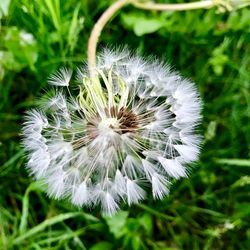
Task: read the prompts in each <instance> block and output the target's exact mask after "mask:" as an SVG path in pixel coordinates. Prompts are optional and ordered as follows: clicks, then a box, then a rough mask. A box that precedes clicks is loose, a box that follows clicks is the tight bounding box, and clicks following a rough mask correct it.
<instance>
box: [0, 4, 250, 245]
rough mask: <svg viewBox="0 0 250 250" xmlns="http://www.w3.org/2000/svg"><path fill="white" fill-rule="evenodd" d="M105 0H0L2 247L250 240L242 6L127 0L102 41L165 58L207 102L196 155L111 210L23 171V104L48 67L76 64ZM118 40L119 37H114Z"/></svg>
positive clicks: (249, 111)
mask: <svg viewBox="0 0 250 250" xmlns="http://www.w3.org/2000/svg"><path fill="white" fill-rule="evenodd" d="M111 2H112V1H111V0H110V1H104V0H102V1H97V0H94V1H87V0H81V1H79V0H69V1H63V0H36V1H29V0H12V1H11V0H1V1H0V31H1V32H0V193H1V196H0V249H4V250H6V249H8V250H9V249H25V250H26V249H27V250H28V249H49V250H51V249H52V250H53V249H91V250H104V249H134V250H140V249H155V250H158V249H162V250H170V249H171V250H172V249H194V250H196V249H244V250H245V249H248V248H249V241H250V239H249V238H250V230H249V220H248V219H249V213H250V206H249V203H248V200H249V179H250V177H249V166H250V164H249V162H250V160H249V156H250V154H249V145H250V133H249V131H250V124H249V116H250V75H249V67H250V56H249V52H250V45H249V44H250V22H249V16H250V9H248V8H245V9H241V10H238V11H236V12H231V13H225V14H216V13H215V11H214V10H203V11H202V10H199V11H198V10H196V11H188V12H162V13H159V12H150V11H143V10H136V9H134V8H133V7H126V8H125V9H124V10H123V11H122V13H121V14H120V15H117V16H116V17H115V18H114V20H113V21H112V22H111V23H110V24H108V25H107V27H106V28H105V30H104V32H103V34H102V37H101V38H100V39H101V46H103V45H106V44H108V45H112V46H115V45H118V46H120V45H122V44H123V45H125V44H128V45H129V47H130V48H132V49H137V48H138V53H140V54H141V55H152V54H153V55H156V56H157V57H160V58H162V59H163V60H164V61H166V62H170V63H171V64H172V65H173V66H174V67H175V68H176V69H177V70H179V71H180V72H181V73H182V75H184V76H185V77H188V78H190V79H192V80H193V81H194V82H195V83H196V84H197V86H198V88H199V91H200V93H201V97H202V100H203V102H204V111H203V116H204V119H203V123H202V126H201V133H202V134H203V135H204V145H203V150H202V155H201V158H200V162H199V163H197V165H196V166H193V171H192V173H191V174H190V178H189V179H184V180H179V181H176V182H175V183H173V185H172V187H171V194H170V196H169V197H168V198H166V199H164V200H163V201H152V200H151V199H150V198H149V199H148V200H147V201H145V202H144V203H143V204H141V205H138V206H133V207H131V208H129V209H128V207H126V206H124V208H123V211H120V212H119V213H117V214H116V215H115V216H114V217H102V216H101V215H100V214H99V213H98V211H90V210H86V209H77V208H75V207H72V206H71V205H70V204H68V203H67V202H66V201H55V200H51V199H50V198H48V197H46V195H45V194H44V192H43V190H42V188H41V185H40V184H39V182H33V181H32V179H31V178H30V177H29V176H28V174H27V172H26V170H25V157H24V153H23V150H22V149H21V147H20V128H21V123H22V116H23V113H24V110H26V109H29V108H30V107H32V106H33V105H34V100H35V98H36V97H37V96H39V93H41V92H43V88H45V87H46V86H47V85H46V78H47V77H48V75H49V74H50V73H51V72H53V71H54V70H55V69H56V68H58V67H60V66H63V65H69V66H71V67H75V66H79V65H80V63H81V62H83V61H84V60H85V59H86V48H87V39H88V35H89V33H90V30H91V28H92V27H93V25H94V22H95V20H96V19H97V18H98V16H100V14H101V13H102V12H103V11H104V9H106V8H107V7H108V6H109V4H110V3H111ZM121 41H122V44H120V42H121Z"/></svg>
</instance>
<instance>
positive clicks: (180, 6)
mask: <svg viewBox="0 0 250 250" xmlns="http://www.w3.org/2000/svg"><path fill="white" fill-rule="evenodd" d="M133 5H134V7H136V8H139V9H144V10H158V11H164V10H175V11H183V10H195V9H210V8H212V7H214V6H215V1H213V0H206V1H198V2H192V3H177V4H171V3H170V4H159V3H158V4H157V3H153V2H144V3H143V2H138V1H137V2H134V3H133Z"/></svg>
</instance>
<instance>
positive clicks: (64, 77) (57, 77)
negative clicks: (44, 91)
mask: <svg viewBox="0 0 250 250" xmlns="http://www.w3.org/2000/svg"><path fill="white" fill-rule="evenodd" d="M71 76H72V71H71V70H70V69H67V68H61V69H59V70H58V71H57V72H56V73H54V74H52V75H51V76H50V77H49V79H48V83H49V84H51V85H55V86H69V81H70V79H71Z"/></svg>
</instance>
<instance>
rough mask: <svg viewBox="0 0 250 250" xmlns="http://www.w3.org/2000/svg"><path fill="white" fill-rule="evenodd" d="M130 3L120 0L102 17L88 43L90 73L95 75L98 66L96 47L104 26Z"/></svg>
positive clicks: (127, 0)
mask: <svg viewBox="0 0 250 250" xmlns="http://www.w3.org/2000/svg"><path fill="white" fill-rule="evenodd" d="M130 2H131V0H119V1H117V2H115V3H114V4H112V5H111V6H110V7H109V8H108V9H107V10H106V11H105V12H104V13H103V14H102V15H101V17H100V18H99V19H98V21H97V22H96V24H95V26H94V28H93V30H92V32H91V34H90V37H89V41H88V65H89V70H90V73H91V72H92V73H93V68H95V65H96V47H97V43H98V39H99V36H100V34H101V32H102V30H103V28H104V26H105V25H106V24H107V22H108V21H109V20H110V19H111V18H112V17H113V16H114V14H115V13H116V12H117V11H118V10H119V9H121V8H122V7H123V6H125V5H127V4H128V3H130Z"/></svg>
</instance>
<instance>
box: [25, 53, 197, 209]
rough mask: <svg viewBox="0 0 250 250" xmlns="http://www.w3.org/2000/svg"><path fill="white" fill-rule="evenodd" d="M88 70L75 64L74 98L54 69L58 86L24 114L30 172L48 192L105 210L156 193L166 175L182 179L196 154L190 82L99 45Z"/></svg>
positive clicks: (164, 189)
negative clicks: (94, 63) (99, 50)
mask: <svg viewBox="0 0 250 250" xmlns="http://www.w3.org/2000/svg"><path fill="white" fill-rule="evenodd" d="M92 72H94V74H91V76H90V75H89V74H88V70H87V68H81V69H79V70H78V79H79V78H80V79H81V84H80V86H79V94H78V96H77V97H76V98H74V97H73V93H70V92H69V88H68V85H69V82H70V80H71V77H72V71H70V70H67V69H65V68H63V69H60V70H59V71H58V72H57V73H56V74H54V75H52V77H51V78H50V79H49V83H50V84H52V85H54V86H57V87H56V88H57V89H56V90H55V91H54V92H53V93H52V94H51V93H50V94H49V95H48V96H46V97H44V98H43V102H42V105H40V106H39V108H38V109H34V110H31V111H29V112H27V115H26V118H25V122H24V127H23V134H24V140H23V144H24V146H25V148H26V150H27V152H28V158H29V161H28V163H27V167H28V169H29V171H30V173H31V174H32V175H33V176H34V177H35V178H36V179H42V180H43V182H44V183H45V184H46V185H47V193H48V195H49V196H51V197H54V198H56V199H62V198H68V199H69V200H70V201H71V202H72V203H73V204H75V205H76V206H79V207H82V206H89V207H93V206H100V207H101V209H102V212H104V213H106V214H112V213H114V212H115V211H117V210H118V209H119V204H120V203H121V202H123V201H124V202H127V203H128V204H129V205H131V204H135V203H138V202H140V201H141V200H143V199H144V198H145V197H146V193H147V191H148V190H152V191H151V193H152V197H153V198H155V199H163V198H164V197H165V196H166V195H168V194H169V186H170V183H171V180H172V179H179V178H182V177H187V176H188V172H189V170H188V168H187V164H189V163H192V162H194V161H196V160H197V158H198V155H199V144H200V141H201V139H200V136H199V135H197V134H196V133H195V130H196V127H197V125H198V124H199V121H200V119H201V115H200V110H201V101H200V98H199V96H198V93H197V91H196V88H195V86H194V84H193V83H191V82H190V81H189V80H186V79H183V78H181V77H180V76H179V75H178V74H177V73H176V72H173V71H172V70H171V68H170V67H169V66H166V65H164V64H163V63H161V62H158V61H153V62H147V61H146V60H144V59H142V58H140V57H137V56H133V55H132V54H131V53H130V52H128V51H127V50H120V51H110V50H104V51H103V52H102V53H101V54H100V55H99V56H98V58H97V66H96V68H94V69H92ZM63 86H67V87H66V88H65V87H63ZM64 88H65V89H64Z"/></svg>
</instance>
